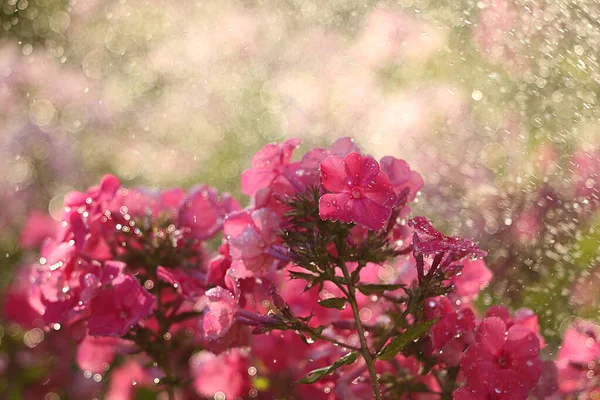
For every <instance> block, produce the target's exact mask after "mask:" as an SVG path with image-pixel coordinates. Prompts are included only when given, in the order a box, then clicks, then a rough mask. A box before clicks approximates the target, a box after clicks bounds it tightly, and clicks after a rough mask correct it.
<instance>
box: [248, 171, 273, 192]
mask: <svg viewBox="0 0 600 400" xmlns="http://www.w3.org/2000/svg"><path fill="white" fill-rule="evenodd" d="M278 175H279V174H278V173H277V172H276V171H275V170H274V169H271V168H268V169H247V170H245V171H244V172H242V192H243V193H244V194H246V195H248V196H254V195H255V194H256V192H258V191H259V190H260V189H262V188H265V187H267V186H269V185H271V184H272V183H273V181H274V180H275V179H276V178H277V176H278Z"/></svg>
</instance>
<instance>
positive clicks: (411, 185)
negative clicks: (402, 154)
mask: <svg viewBox="0 0 600 400" xmlns="http://www.w3.org/2000/svg"><path fill="white" fill-rule="evenodd" d="M381 170H382V171H383V172H385V174H386V175H387V176H388V178H390V182H391V183H392V185H393V186H394V192H396V194H397V195H398V200H400V198H401V197H403V196H406V202H410V201H413V200H414V199H415V197H416V196H417V193H418V192H419V190H421V188H422V187H423V178H421V175H419V173H418V172H415V171H413V170H411V169H410V167H409V166H408V163H407V162H406V161H404V160H399V159H397V158H396V157H392V156H386V157H383V158H382V159H381ZM405 191H406V194H403V192H405Z"/></svg>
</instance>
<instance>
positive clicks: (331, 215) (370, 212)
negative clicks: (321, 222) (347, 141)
mask: <svg viewBox="0 0 600 400" xmlns="http://www.w3.org/2000/svg"><path fill="white" fill-rule="evenodd" d="M321 180H322V183H323V186H324V187H325V189H327V190H329V191H330V192H333V193H328V194H325V195H323V196H321V199H320V201H319V215H320V216H321V218H322V219H330V220H340V221H342V222H347V223H350V222H355V223H357V224H359V225H363V226H365V227H367V228H369V229H372V230H377V229H380V228H381V227H383V225H384V224H385V222H386V221H387V219H388V218H389V217H390V214H391V212H392V207H393V206H394V205H395V204H394V203H395V202H396V195H395V194H394V189H393V187H392V184H391V183H390V180H389V179H388V177H387V176H386V175H385V174H384V173H382V172H381V170H380V168H379V164H378V163H377V161H376V160H375V159H374V158H373V157H363V156H362V155H360V154H359V153H350V154H348V155H347V156H346V157H344V158H342V157H339V156H331V157H328V158H326V159H325V160H323V162H321Z"/></svg>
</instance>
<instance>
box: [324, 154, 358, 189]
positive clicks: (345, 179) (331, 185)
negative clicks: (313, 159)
mask: <svg viewBox="0 0 600 400" xmlns="http://www.w3.org/2000/svg"><path fill="white" fill-rule="evenodd" d="M320 168H321V180H322V181H323V186H324V187H325V189H327V190H329V191H331V192H336V193H344V192H350V189H351V188H352V186H354V179H353V178H352V177H350V176H348V171H347V169H346V165H345V164H344V160H343V159H342V158H341V157H338V156H331V157H327V158H326V159H324V160H323V161H322V162H321V167H320Z"/></svg>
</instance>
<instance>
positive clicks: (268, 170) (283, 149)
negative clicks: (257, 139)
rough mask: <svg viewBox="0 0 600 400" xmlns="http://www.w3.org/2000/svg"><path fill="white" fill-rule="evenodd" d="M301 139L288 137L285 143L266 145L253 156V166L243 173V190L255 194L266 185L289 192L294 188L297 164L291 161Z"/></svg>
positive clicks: (250, 194) (277, 190) (251, 194)
mask: <svg viewBox="0 0 600 400" xmlns="http://www.w3.org/2000/svg"><path fill="white" fill-rule="evenodd" d="M299 144H300V140H299V139H288V140H287V141H286V142H285V143H284V144H268V145H265V146H264V147H263V148H262V149H261V150H260V151H259V152H258V153H256V154H255V155H254V157H253V158H252V168H251V169H249V170H246V171H244V172H243V173H242V191H243V192H244V193H245V194H247V195H248V196H254V195H255V194H256V192H257V191H258V190H259V189H261V188H264V187H271V188H272V189H273V190H275V191H276V192H282V193H287V192H289V191H290V190H293V189H294V182H293V177H294V175H295V172H296V171H295V169H296V164H295V163H292V162H291V158H292V155H293V152H294V150H295V149H296V147H298V145H299Z"/></svg>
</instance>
